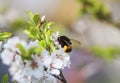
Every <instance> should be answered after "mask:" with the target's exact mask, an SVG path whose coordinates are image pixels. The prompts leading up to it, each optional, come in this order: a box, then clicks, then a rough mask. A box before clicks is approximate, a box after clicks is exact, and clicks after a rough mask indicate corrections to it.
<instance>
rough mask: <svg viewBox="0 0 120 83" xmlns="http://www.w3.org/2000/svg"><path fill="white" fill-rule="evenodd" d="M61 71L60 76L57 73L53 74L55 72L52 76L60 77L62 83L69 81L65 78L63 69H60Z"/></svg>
mask: <svg viewBox="0 0 120 83" xmlns="http://www.w3.org/2000/svg"><path fill="white" fill-rule="evenodd" d="M59 71H60V75H59V76H56V75H53V74H52V76H54V77H55V78H57V79H59V80H60V81H61V82H62V83H67V80H66V79H65V77H64V75H63V73H62V71H61V70H59Z"/></svg>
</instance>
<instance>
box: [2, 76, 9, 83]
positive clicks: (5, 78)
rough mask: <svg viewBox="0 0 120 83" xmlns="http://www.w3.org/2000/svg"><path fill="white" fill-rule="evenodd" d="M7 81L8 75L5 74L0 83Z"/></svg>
mask: <svg viewBox="0 0 120 83" xmlns="http://www.w3.org/2000/svg"><path fill="white" fill-rule="evenodd" d="M7 80H8V74H5V75H4V76H3V78H2V83H7Z"/></svg>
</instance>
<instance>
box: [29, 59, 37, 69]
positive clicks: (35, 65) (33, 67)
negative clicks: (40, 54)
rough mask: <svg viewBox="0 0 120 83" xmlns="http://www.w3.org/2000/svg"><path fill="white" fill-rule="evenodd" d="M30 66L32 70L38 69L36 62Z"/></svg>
mask: <svg viewBox="0 0 120 83" xmlns="http://www.w3.org/2000/svg"><path fill="white" fill-rule="evenodd" d="M30 66H31V67H32V69H35V68H38V65H37V63H36V62H34V61H33V62H32V63H31V65H30Z"/></svg>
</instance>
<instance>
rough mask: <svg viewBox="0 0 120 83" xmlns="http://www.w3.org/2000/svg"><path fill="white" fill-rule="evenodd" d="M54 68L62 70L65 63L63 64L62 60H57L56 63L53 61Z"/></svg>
mask: <svg viewBox="0 0 120 83" xmlns="http://www.w3.org/2000/svg"><path fill="white" fill-rule="evenodd" d="M53 67H54V68H58V69H60V68H62V67H63V62H62V60H61V59H56V60H54V61H53Z"/></svg>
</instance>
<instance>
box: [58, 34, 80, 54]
mask: <svg viewBox="0 0 120 83" xmlns="http://www.w3.org/2000/svg"><path fill="white" fill-rule="evenodd" d="M57 41H58V43H59V44H60V45H61V47H62V48H64V51H65V52H67V53H69V52H71V51H72V42H74V43H76V44H78V45H81V43H80V42H79V41H77V40H74V39H69V38H68V37H66V36H60V37H58V39H57Z"/></svg>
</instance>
